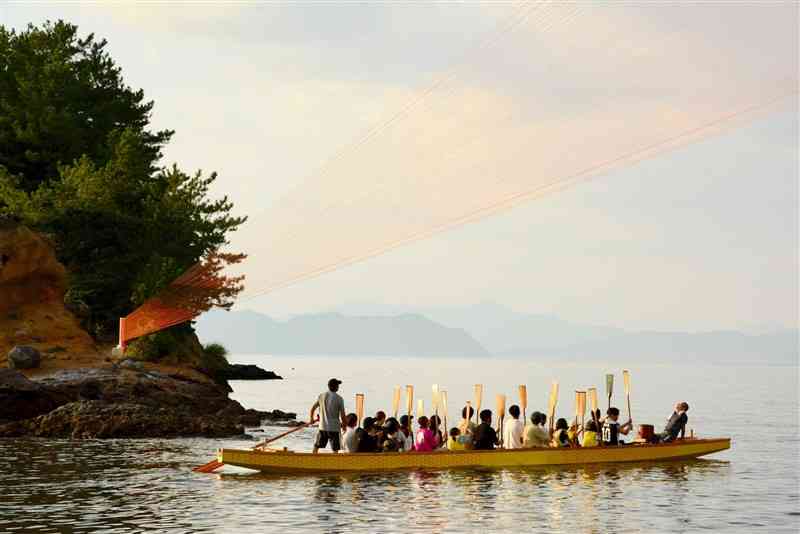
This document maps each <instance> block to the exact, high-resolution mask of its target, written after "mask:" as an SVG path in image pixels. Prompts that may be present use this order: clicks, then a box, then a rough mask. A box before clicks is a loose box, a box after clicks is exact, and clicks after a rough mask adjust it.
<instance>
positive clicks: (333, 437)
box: [314, 430, 342, 451]
mask: <svg viewBox="0 0 800 534" xmlns="http://www.w3.org/2000/svg"><path fill="white" fill-rule="evenodd" d="M328 440H330V442H331V449H333V450H334V451H338V450H339V449H341V448H342V446H341V444H340V442H339V432H327V431H325V430H320V431H319V432H317V440H316V441H315V442H314V446H315V447H317V448H318V449H324V448H325V447H327V446H328Z"/></svg>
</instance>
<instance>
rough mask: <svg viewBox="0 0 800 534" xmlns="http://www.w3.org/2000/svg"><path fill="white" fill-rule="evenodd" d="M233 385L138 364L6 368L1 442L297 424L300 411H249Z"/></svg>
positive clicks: (224, 432) (229, 432)
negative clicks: (43, 370)
mask: <svg viewBox="0 0 800 534" xmlns="http://www.w3.org/2000/svg"><path fill="white" fill-rule="evenodd" d="M228 390H229V387H228V386H227V384H217V383H214V382H212V381H210V380H202V379H200V380H198V379H195V378H193V377H191V376H187V375H186V374H183V373H180V372H173V373H169V372H164V371H162V370H157V369H151V368H137V367H136V366H121V365H111V366H108V367H105V368H77V369H75V368H73V369H63V370H58V371H55V372H52V373H49V374H45V375H40V376H35V377H33V378H32V379H31V378H28V377H26V376H25V375H24V374H23V373H22V372H20V371H19V370H16V369H2V370H0V437H19V436H37V437H60V438H76V439H80V438H150V437H177V436H203V437H228V436H241V435H242V434H244V429H245V427H257V426H260V425H261V424H264V423H282V424H292V423H293V422H294V420H295V418H296V415H295V414H293V413H286V412H282V411H280V410H274V411H271V412H270V411H258V410H253V409H249V410H247V409H245V408H244V407H243V406H242V405H241V404H239V403H238V402H236V401H235V400H232V399H230V398H228Z"/></svg>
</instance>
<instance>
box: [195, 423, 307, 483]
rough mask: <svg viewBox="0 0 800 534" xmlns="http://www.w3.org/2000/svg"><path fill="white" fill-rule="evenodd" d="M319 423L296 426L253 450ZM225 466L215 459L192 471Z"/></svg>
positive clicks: (263, 442)
mask: <svg viewBox="0 0 800 534" xmlns="http://www.w3.org/2000/svg"><path fill="white" fill-rule="evenodd" d="M318 421H319V419H314V420H313V421H309V422H308V423H303V424H302V425H299V426H296V427H294V428H293V429H291V430H287V431H286V432H284V433H282V434H278V435H277V436H275V437H273V438H270V439H268V440H266V441H262V442H261V443H259V444H258V445H256V446H254V447H253V449H254V450H258V449H262V448H264V446H265V445H267V444H269V443H272V442H273V441H277V440H279V439H281V438H283V437H286V436H288V435H289V434H291V433H293V432H297V431H298V430H303V429H304V428H308V427H310V426H311V425H313V424H315V423H317V422H318ZM224 465H225V464H224V463H222V462H220V461H217V460H216V459H215V460H211V461H210V462H208V463H207V464H203V465H199V466H197V467H193V468H192V471H197V472H198V473H213V472H214V471H216V470H217V469H219V468H220V467H222V466H224Z"/></svg>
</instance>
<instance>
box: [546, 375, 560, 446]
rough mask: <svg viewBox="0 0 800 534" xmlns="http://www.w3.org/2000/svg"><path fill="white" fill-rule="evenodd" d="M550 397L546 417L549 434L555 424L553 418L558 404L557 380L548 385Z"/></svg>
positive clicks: (551, 432)
mask: <svg viewBox="0 0 800 534" xmlns="http://www.w3.org/2000/svg"><path fill="white" fill-rule="evenodd" d="M550 398H551V399H552V400H551V402H550V404H549V405H548V408H549V411H548V413H547V417H548V418H549V419H550V425H549V427H548V428H549V431H550V434H551V435H552V434H553V427H554V426H555V421H553V419H555V418H556V406H558V380H553V383H552V384H551V385H550Z"/></svg>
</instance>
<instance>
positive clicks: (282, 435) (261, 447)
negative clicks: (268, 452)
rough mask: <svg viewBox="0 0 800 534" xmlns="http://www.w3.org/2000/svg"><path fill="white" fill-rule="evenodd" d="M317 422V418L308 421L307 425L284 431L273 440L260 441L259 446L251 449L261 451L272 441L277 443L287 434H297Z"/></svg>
mask: <svg viewBox="0 0 800 534" xmlns="http://www.w3.org/2000/svg"><path fill="white" fill-rule="evenodd" d="M318 422H319V418H316V419H314V420H313V421H309V422H308V423H303V424H302V425H300V426H296V427H294V428H293V429H291V430H287V431H286V432H284V433H283V434H278V435H277V436H275V437H274V438H269V439H268V440H266V441H262V442H261V443H259V444H258V445H256V446H255V447H253V449H255V450H258V449H263V448H264V447H265V446H266V445H268V444H270V443H272V442H273V441H278V440H279V439H281V438H283V437H286V436H288V435H289V434H291V433H293V432H297V431H298V430H302V429H304V428H308V427H310V426H311V425H313V424H315V423H318Z"/></svg>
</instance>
